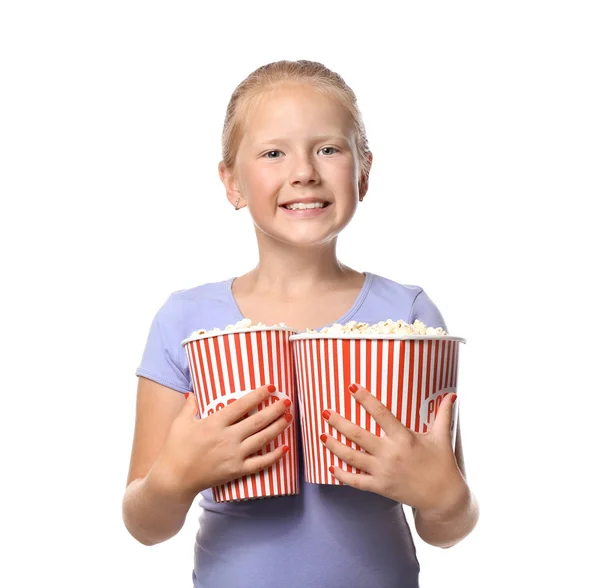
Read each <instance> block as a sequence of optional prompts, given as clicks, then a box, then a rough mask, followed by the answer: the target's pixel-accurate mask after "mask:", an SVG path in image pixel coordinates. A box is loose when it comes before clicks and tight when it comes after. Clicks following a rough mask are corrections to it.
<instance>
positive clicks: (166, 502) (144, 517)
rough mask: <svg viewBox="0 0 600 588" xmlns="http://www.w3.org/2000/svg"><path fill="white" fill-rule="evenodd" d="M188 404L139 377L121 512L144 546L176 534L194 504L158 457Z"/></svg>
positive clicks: (129, 528)
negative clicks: (181, 490) (180, 489)
mask: <svg viewBox="0 0 600 588" xmlns="http://www.w3.org/2000/svg"><path fill="white" fill-rule="evenodd" d="M184 402H185V399H184V395H183V394H181V393H180V392H177V391H175V390H172V389H171V388H167V387H166V386H162V385H161V384H157V383H156V382H153V381H151V380H148V379H146V378H143V377H140V378H139V380H138V392H137V406H136V421H135V431H134V438H133V447H132V451H131V461H130V466H129V475H128V477H127V487H126V490H125V495H124V497H123V508H122V514H123V522H124V523H125V527H126V528H127V530H128V531H129V533H130V534H131V535H132V536H133V537H134V538H135V539H137V540H138V541H139V542H140V543H142V544H144V545H155V544H156V543H161V542H163V541H166V540H167V539H170V538H171V537H173V536H175V535H176V534H177V533H178V532H179V531H180V530H181V528H182V527H183V524H184V523H185V518H186V515H187V513H188V511H189V509H190V506H191V504H192V501H193V500H194V496H184V495H182V494H181V493H180V492H178V490H177V485H176V484H173V483H171V481H170V480H169V476H168V473H167V471H166V470H165V468H164V467H163V466H162V464H161V462H160V459H159V456H160V452H161V450H162V447H163V445H164V442H165V439H166V437H167V435H168V433H169V429H170V427H171V424H172V423H173V420H174V419H175V417H176V416H177V415H178V414H179V412H180V411H181V409H182V407H183V405H184Z"/></svg>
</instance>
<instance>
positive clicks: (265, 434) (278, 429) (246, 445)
mask: <svg viewBox="0 0 600 588" xmlns="http://www.w3.org/2000/svg"><path fill="white" fill-rule="evenodd" d="M293 420H294V417H293V416H292V415H291V414H290V413H289V412H288V413H286V414H284V415H283V416H281V417H279V418H278V419H277V420H276V421H275V422H274V423H272V424H270V425H269V426H268V427H267V428H265V429H263V430H262V431H259V432H258V433H256V434H254V435H252V436H251V437H248V438H247V439H244V441H242V451H243V455H244V457H246V456H248V455H252V454H253V453H256V452H257V451H259V450H260V449H262V448H263V447H265V446H266V445H268V444H269V443H271V441H273V440H274V439H276V438H277V437H278V436H279V435H281V433H283V431H285V430H286V429H287V428H288V427H289V426H290V425H291V424H292V421H293Z"/></svg>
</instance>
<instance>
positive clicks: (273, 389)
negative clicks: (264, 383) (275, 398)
mask: <svg viewBox="0 0 600 588" xmlns="http://www.w3.org/2000/svg"><path fill="white" fill-rule="evenodd" d="M267 390H268V391H269V392H275V390H276V388H275V386H273V384H269V386H268V387H267Z"/></svg>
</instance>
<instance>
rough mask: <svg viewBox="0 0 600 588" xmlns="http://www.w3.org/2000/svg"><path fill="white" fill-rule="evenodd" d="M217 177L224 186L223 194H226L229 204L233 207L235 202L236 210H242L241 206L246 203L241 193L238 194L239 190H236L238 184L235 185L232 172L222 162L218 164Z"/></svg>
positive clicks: (235, 181)
mask: <svg viewBox="0 0 600 588" xmlns="http://www.w3.org/2000/svg"><path fill="white" fill-rule="evenodd" d="M219 177H220V178H221V181H222V182H223V185H224V186H225V192H226V193H227V200H229V202H231V204H233V206H235V205H236V202H237V203H238V204H237V207H238V208H242V207H243V206H246V201H245V200H244V197H243V196H242V193H241V192H240V190H239V188H238V183H237V180H236V179H235V175H234V173H233V170H231V169H229V168H227V167H226V166H225V163H224V162H223V161H221V162H219ZM238 198H239V201H238Z"/></svg>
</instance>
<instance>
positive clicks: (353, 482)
mask: <svg viewBox="0 0 600 588" xmlns="http://www.w3.org/2000/svg"><path fill="white" fill-rule="evenodd" d="M329 471H330V472H331V473H332V474H333V477H334V478H335V479H336V480H339V481H340V482H342V484H346V485H347V486H352V488H357V489H358V490H368V491H369V492H374V491H375V482H374V480H373V476H371V475H369V474H352V473H350V472H347V471H345V470H342V469H341V468H338V467H335V466H331V467H330V468H329Z"/></svg>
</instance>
